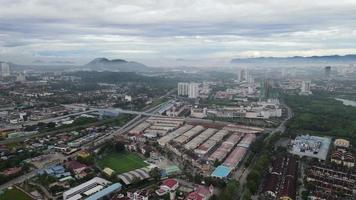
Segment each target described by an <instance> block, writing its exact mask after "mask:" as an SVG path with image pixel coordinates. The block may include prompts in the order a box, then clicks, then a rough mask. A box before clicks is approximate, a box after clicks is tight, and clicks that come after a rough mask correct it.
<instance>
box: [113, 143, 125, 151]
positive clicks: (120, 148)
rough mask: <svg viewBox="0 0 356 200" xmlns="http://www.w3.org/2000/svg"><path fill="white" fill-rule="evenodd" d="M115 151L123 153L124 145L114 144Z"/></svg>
mask: <svg viewBox="0 0 356 200" xmlns="http://www.w3.org/2000/svg"><path fill="white" fill-rule="evenodd" d="M115 150H116V151H117V152H118V153H123V152H125V150H126V149H125V144H124V143H123V142H116V144H115Z"/></svg>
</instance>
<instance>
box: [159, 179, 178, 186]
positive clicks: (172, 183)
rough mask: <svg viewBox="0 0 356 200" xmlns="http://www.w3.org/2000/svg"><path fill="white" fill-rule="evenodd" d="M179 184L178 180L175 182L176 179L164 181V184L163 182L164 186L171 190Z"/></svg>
mask: <svg viewBox="0 0 356 200" xmlns="http://www.w3.org/2000/svg"><path fill="white" fill-rule="evenodd" d="M177 184H178V181H177V180H175V179H172V178H171V179H167V180H164V181H163V182H162V185H165V186H167V187H169V188H173V187H174V186H176V185H177Z"/></svg>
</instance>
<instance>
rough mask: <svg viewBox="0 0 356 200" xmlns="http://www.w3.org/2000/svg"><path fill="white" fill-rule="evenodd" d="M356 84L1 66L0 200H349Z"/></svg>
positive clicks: (291, 73)
mask: <svg viewBox="0 0 356 200" xmlns="http://www.w3.org/2000/svg"><path fill="white" fill-rule="evenodd" d="M355 75H356V73H355V67H354V66H353V65H342V66H336V67H331V66H324V67H313V68H312V70H310V69H307V68H303V67H301V68H298V67H293V68H290V69H289V70H285V69H284V68H273V69H267V70H265V71H264V72H261V70H260V69H258V68H245V67H237V68H234V69H226V70H225V71H224V70H222V71H219V72H217V71H212V70H198V71H196V69H192V70H191V71H187V70H184V71H183V70H177V69H172V70H166V71H162V72H159V73H158V72H157V71H152V72H147V71H146V72H120V71H113V72H108V71H72V72H68V71H63V72H51V71H36V70H30V71H23V70H18V69H16V68H12V64H11V63H5V62H2V63H1V81H0V89H1V90H0V105H1V107H0V133H1V134H0V137H1V140H0V155H1V157H0V176H1V179H0V181H1V186H0V190H1V192H0V199H10V197H11V198H13V199H24V200H27V199H63V200H79V199H88V200H92V199H93V200H94V199H110V200H124V199H125V200H126V199H132V200H145V199H146V200H147V199H171V200H174V199H182V200H183V199H185V200H208V199H222V200H224V199H241V200H245V199H246V200H247V199H281V200H282V199H283V200H287V199H288V200H296V199H314V200H319V199H320V200H321V199H328V200H329V199H350V200H351V199H354V198H355V197H356V195H355V191H356V190H355V185H356V184H355V181H356V173H355V168H354V164H355V148H354V147H355V142H356V137H355V136H354V135H355V134H354V133H356V132H355V131H356V129H355V127H356V126H355V120H356V118H355V116H356V115H355V113H356V107H355V106H356V102H355V100H356V92H355V91H356V82H355V79H354V77H356V76H355ZM266 77H269V78H266Z"/></svg>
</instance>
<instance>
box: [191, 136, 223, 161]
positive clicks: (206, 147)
mask: <svg viewBox="0 0 356 200" xmlns="http://www.w3.org/2000/svg"><path fill="white" fill-rule="evenodd" d="M227 134H229V132H228V131H226V130H219V131H218V132H216V133H215V134H214V135H213V136H211V137H210V138H209V139H208V140H207V141H205V142H204V143H203V144H202V145H200V146H199V147H198V148H197V149H195V150H194V152H195V153H196V154H198V155H199V156H204V155H205V154H207V153H208V152H209V151H210V150H211V149H212V148H213V147H214V146H215V145H217V144H218V142H219V141H221V140H222V139H223V138H224V137H225V136H226V135H227Z"/></svg>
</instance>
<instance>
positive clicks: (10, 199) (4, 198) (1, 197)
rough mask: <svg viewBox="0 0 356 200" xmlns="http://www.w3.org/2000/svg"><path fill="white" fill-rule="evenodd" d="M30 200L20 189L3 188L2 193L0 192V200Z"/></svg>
mask: <svg viewBox="0 0 356 200" xmlns="http://www.w3.org/2000/svg"><path fill="white" fill-rule="evenodd" d="M15 199H16V200H17V199H19V200H20V199H21V200H32V198H31V197H29V196H28V195H27V194H25V193H23V192H22V191H20V190H18V189H16V188H13V189H10V190H5V191H4V193H2V194H0V200H15Z"/></svg>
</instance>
